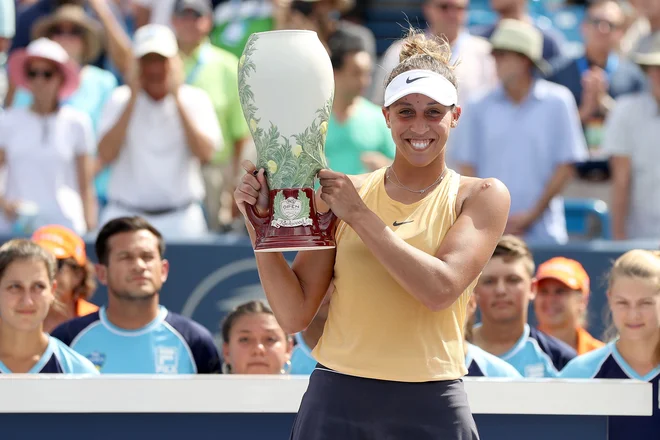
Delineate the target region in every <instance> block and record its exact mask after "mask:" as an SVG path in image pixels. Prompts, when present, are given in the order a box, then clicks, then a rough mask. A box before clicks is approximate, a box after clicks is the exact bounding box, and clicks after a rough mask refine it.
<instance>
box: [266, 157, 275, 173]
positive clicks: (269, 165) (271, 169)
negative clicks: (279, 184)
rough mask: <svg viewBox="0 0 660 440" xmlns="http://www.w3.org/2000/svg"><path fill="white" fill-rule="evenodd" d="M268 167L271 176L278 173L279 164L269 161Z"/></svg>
mask: <svg viewBox="0 0 660 440" xmlns="http://www.w3.org/2000/svg"><path fill="white" fill-rule="evenodd" d="M266 165H268V172H269V173H270V174H275V173H276V172H277V164H276V163H275V161H273V160H269V161H268V162H267V163H266Z"/></svg>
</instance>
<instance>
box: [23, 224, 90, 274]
mask: <svg viewBox="0 0 660 440" xmlns="http://www.w3.org/2000/svg"><path fill="white" fill-rule="evenodd" d="M32 241H34V242H35V243H37V244H38V245H39V246H41V247H43V248H44V249H46V250H48V251H50V252H52V253H53V254H54V255H55V257H57V259H58V260H63V259H66V258H73V259H74V260H75V261H76V263H78V265H80V266H84V265H85V264H87V253H86V251H85V242H84V241H83V239H82V238H80V237H79V236H78V234H76V233H75V232H73V231H72V230H71V229H68V228H65V227H64V226H59V225H48V226H43V227H41V228H39V229H37V230H36V231H35V232H34V234H32Z"/></svg>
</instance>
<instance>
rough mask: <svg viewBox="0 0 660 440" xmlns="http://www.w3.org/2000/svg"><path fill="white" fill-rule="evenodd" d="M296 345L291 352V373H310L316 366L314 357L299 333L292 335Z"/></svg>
mask: <svg viewBox="0 0 660 440" xmlns="http://www.w3.org/2000/svg"><path fill="white" fill-rule="evenodd" d="M294 338H295V340H296V346H295V347H294V348H293V353H291V373H290V374H303V375H310V374H312V372H313V371H314V368H316V359H314V357H313V356H312V350H311V349H310V348H309V347H308V346H307V344H306V343H305V340H304V339H303V338H302V335H301V334H300V333H296V334H295V335H294Z"/></svg>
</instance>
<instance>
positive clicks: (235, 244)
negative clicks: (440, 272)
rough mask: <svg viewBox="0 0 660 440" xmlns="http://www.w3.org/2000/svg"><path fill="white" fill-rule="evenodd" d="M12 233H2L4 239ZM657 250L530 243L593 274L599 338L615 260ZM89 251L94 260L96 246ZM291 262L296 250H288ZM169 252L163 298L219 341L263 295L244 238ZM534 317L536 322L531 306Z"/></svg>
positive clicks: (98, 297) (172, 245) (173, 247)
mask: <svg viewBox="0 0 660 440" xmlns="http://www.w3.org/2000/svg"><path fill="white" fill-rule="evenodd" d="M9 238H10V237H4V239H3V240H2V241H3V242H4V241H5V240H7V239H9ZM635 247H638V248H644V249H657V243H630V242H591V243H579V244H574V245H567V246H531V248H532V251H533V254H534V259H535V261H536V264H537V265H538V264H540V263H542V262H543V261H545V260H547V259H550V258H552V257H554V256H564V257H567V258H573V259H575V260H577V261H579V262H581V263H582V264H583V265H584V267H585V269H586V270H587V272H588V273H589V276H590V277H591V289H592V293H591V297H590V303H589V330H590V331H591V333H592V334H593V335H594V336H596V337H599V336H601V335H602V333H603V331H604V330H605V328H606V326H607V325H608V323H607V322H606V317H605V309H606V307H605V306H606V296H605V291H606V287H607V272H608V270H609V268H610V266H611V264H612V262H613V261H614V260H615V259H616V258H617V257H619V256H620V255H621V254H622V253H623V252H625V251H627V250H629V249H632V248H635ZM87 250H88V254H89V255H90V258H91V259H92V260H95V259H96V257H95V255H94V246H93V243H92V242H88V248H87ZM285 256H286V258H287V260H289V261H293V258H294V257H295V253H293V252H291V253H286V254H285ZM165 257H166V258H167V259H168V260H169V262H170V266H171V269H170V275H169V279H168V280H167V282H166V283H165V285H164V287H163V291H162V292H161V298H160V299H161V303H162V304H163V305H164V306H166V307H167V308H168V309H170V310H172V311H174V312H178V313H181V314H183V315H184V316H187V317H189V318H192V319H194V320H195V321H197V322H199V323H201V324H202V325H204V326H205V327H207V328H208V329H209V330H210V331H211V333H213V334H214V335H215V336H216V338H217V341H218V342H219V341H220V324H221V321H222V319H223V318H224V317H225V316H226V315H227V313H229V312H230V311H231V310H232V309H233V308H234V307H236V306H237V305H239V304H241V303H244V302H246V301H249V300H253V299H265V295H264V292H263V289H262V288H261V283H260V281H259V274H258V272H257V266H256V261H255V259H254V252H253V250H252V247H251V245H250V242H249V241H248V239H247V238H246V237H235V236H219V237H214V238H208V239H203V240H198V241H169V242H168V243H167V249H166V252H165ZM106 295H107V293H106V290H105V288H104V287H103V286H99V288H98V290H97V292H96V294H95V295H94V297H93V298H92V301H93V302H94V303H96V304H99V305H100V304H104V303H105V301H106ZM530 321H531V322H532V323H533V322H534V317H533V313H531V310H530Z"/></svg>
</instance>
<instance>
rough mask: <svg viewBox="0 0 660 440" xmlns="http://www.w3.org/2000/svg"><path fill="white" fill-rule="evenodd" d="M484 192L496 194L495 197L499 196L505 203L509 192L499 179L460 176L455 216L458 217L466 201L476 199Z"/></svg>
mask: <svg viewBox="0 0 660 440" xmlns="http://www.w3.org/2000/svg"><path fill="white" fill-rule="evenodd" d="M486 191H490V192H492V193H498V194H497V195H495V197H498V195H499V194H501V196H500V197H501V198H502V202H505V201H506V199H508V197H509V195H508V194H509V190H508V189H507V187H506V186H505V185H504V183H502V181H500V180H499V179H495V178H493V177H488V178H485V179H483V178H480V177H469V176H461V181H460V183H459V187H458V195H457V197H456V214H457V215H460V213H461V212H462V210H463V206H464V205H465V202H466V201H467V200H468V199H471V198H477V197H479V196H480V195H481V194H483V193H484V192H486ZM507 203H508V202H507Z"/></svg>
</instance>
